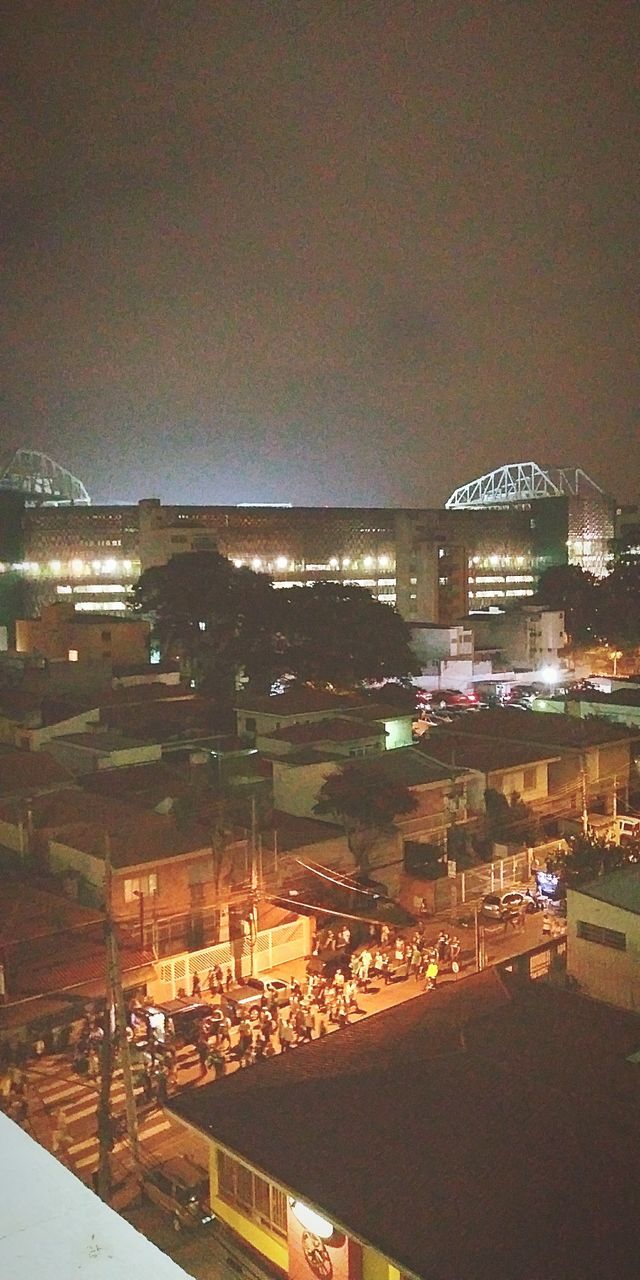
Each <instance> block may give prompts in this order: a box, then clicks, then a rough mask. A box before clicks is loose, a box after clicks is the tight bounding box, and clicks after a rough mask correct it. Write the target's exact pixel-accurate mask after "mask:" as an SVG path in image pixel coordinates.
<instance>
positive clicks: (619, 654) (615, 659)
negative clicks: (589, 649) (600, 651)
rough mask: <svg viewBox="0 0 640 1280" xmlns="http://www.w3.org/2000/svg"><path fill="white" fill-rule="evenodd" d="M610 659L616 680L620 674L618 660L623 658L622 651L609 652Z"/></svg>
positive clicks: (612, 650) (613, 650)
mask: <svg viewBox="0 0 640 1280" xmlns="http://www.w3.org/2000/svg"><path fill="white" fill-rule="evenodd" d="M609 657H610V658H611V661H612V663H613V677H614V680H615V677H616V676H617V674H618V658H621V657H622V649H611V650H610V651H609Z"/></svg>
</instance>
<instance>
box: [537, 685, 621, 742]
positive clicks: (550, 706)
mask: <svg viewBox="0 0 640 1280" xmlns="http://www.w3.org/2000/svg"><path fill="white" fill-rule="evenodd" d="M534 707H535V710H536V711H551V712H556V713H558V712H559V713H560V714H563V713H565V714H567V715H570V716H577V717H578V718H579V719H581V720H583V719H585V718H586V717H589V718H591V717H593V716H597V717H598V718H599V719H602V720H606V721H607V722H608V723H609V724H613V725H616V724H618V725H626V726H627V727H628V728H629V729H635V730H637V731H638V732H639V733H640V687H639V686H638V685H631V684H629V685H627V686H626V688H617V689H613V690H612V691H611V693H604V692H602V691H601V690H598V689H589V690H588V691H587V690H576V692H575V693H574V692H573V690H570V691H569V692H568V693H562V694H555V695H553V694H547V696H546V697H538V698H536V699H535V702H534Z"/></svg>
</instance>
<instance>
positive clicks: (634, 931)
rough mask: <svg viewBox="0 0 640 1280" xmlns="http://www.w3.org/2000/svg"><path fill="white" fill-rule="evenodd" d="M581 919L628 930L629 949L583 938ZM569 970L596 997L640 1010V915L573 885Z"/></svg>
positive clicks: (569, 913) (569, 914)
mask: <svg viewBox="0 0 640 1280" xmlns="http://www.w3.org/2000/svg"><path fill="white" fill-rule="evenodd" d="M579 920H584V921H586V922H587V923H589V924H594V925H600V926H601V927H603V928H605V929H615V930H617V931H618V932H619V933H624V934H625V935H626V940H627V946H626V951H616V950H614V948H612V947H607V946H603V945H601V944H600V943H598V942H588V941H586V939H583V938H579V937H578V935H577V929H578V921H579ZM567 972H568V973H570V974H571V976H572V977H573V978H575V979H576V981H577V982H579V983H580V987H581V988H582V990H583V991H586V992H587V993H588V995H590V996H593V997H594V998H595V999H596V1000H606V1001H607V1003H609V1004H615V1005H618V1006H619V1007H620V1008H623V1009H633V1010H635V1011H636V1012H638V1011H640V915H637V914H635V913H633V912H631V911H623V910H621V909H620V908H619V907H612V906H610V905H609V903H606V902H599V901H598V900H597V899H596V898H590V897H588V896H587V894H584V893H580V892H579V891H578V890H574V889H570V890H569V891H568V893H567Z"/></svg>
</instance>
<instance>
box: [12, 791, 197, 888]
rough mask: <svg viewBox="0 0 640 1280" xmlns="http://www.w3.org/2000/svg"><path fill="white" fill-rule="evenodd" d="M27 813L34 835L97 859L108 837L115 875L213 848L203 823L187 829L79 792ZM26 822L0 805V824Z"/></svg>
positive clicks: (19, 812) (39, 803) (40, 799)
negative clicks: (0, 819) (122, 871)
mask: <svg viewBox="0 0 640 1280" xmlns="http://www.w3.org/2000/svg"><path fill="white" fill-rule="evenodd" d="M29 808H30V810H31V814H32V817H33V825H34V829H35V830H36V832H43V833H46V834H47V837H48V838H50V839H56V840H58V842H59V843H60V844H67V845H69V846H70V847H71V848H74V849H81V850H83V852H85V853H89V854H92V855H93V856H94V857H96V858H104V856H105V847H106V836H107V834H108V836H109V840H110V847H111V861H112V864H113V867H114V868H116V869H118V868H124V867H128V866H136V865H137V864H138V863H143V862H156V861H161V860H162V859H164V858H172V857H175V856H178V855H180V854H187V853H198V852H200V850H202V849H208V848H210V844H211V830H210V827H209V826H207V825H206V824H204V823H203V824H202V825H198V824H196V823H193V824H192V825H190V826H189V827H185V828H184V829H183V828H182V827H179V826H178V825H177V824H176V822H175V819H174V818H173V817H172V816H171V815H170V814H166V815H165V814H160V813H153V812H150V811H148V810H145V809H141V808H139V807H136V806H135V805H133V804H128V803H126V802H125V801H124V800H119V799H115V798H113V797H112V796H102V795H95V794H87V793H86V792H85V791H81V790H79V789H78V790H77V791H58V792H53V793H51V795H45V796H35V797H34V799H33V801H32V802H31V803H30V805H29ZM23 817H24V813H23V809H22V808H21V807H20V806H16V805H11V804H10V803H7V804H5V805H0V818H4V819H5V820H6V821H8V822H17V821H20V820H21V819H22V818H23Z"/></svg>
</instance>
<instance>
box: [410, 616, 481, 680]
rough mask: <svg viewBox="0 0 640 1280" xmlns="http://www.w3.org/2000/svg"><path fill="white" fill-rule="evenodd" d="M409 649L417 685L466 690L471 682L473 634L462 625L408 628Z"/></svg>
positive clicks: (425, 624)
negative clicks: (417, 667) (416, 669)
mask: <svg viewBox="0 0 640 1280" xmlns="http://www.w3.org/2000/svg"><path fill="white" fill-rule="evenodd" d="M409 629H410V632H411V649H412V651H413V653H414V655H415V657H416V660H417V661H418V663H419V664H420V673H421V674H420V676H419V677H418V678H417V680H416V684H420V685H424V686H425V687H427V685H431V684H434V685H435V686H436V687H437V686H442V687H446V688H448V687H453V688H457V689H458V688H459V689H462V688H465V687H466V686H467V685H468V684H470V682H471V681H472V680H473V677H474V674H475V668H474V648H473V631H472V630H471V629H470V628H469V627H467V626H466V625H462V624H459V623H458V624H455V625H453V624H452V625H451V626H448V627H444V626H440V625H439V624H437V623H430V622H412V623H411V624H410V628H409Z"/></svg>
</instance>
